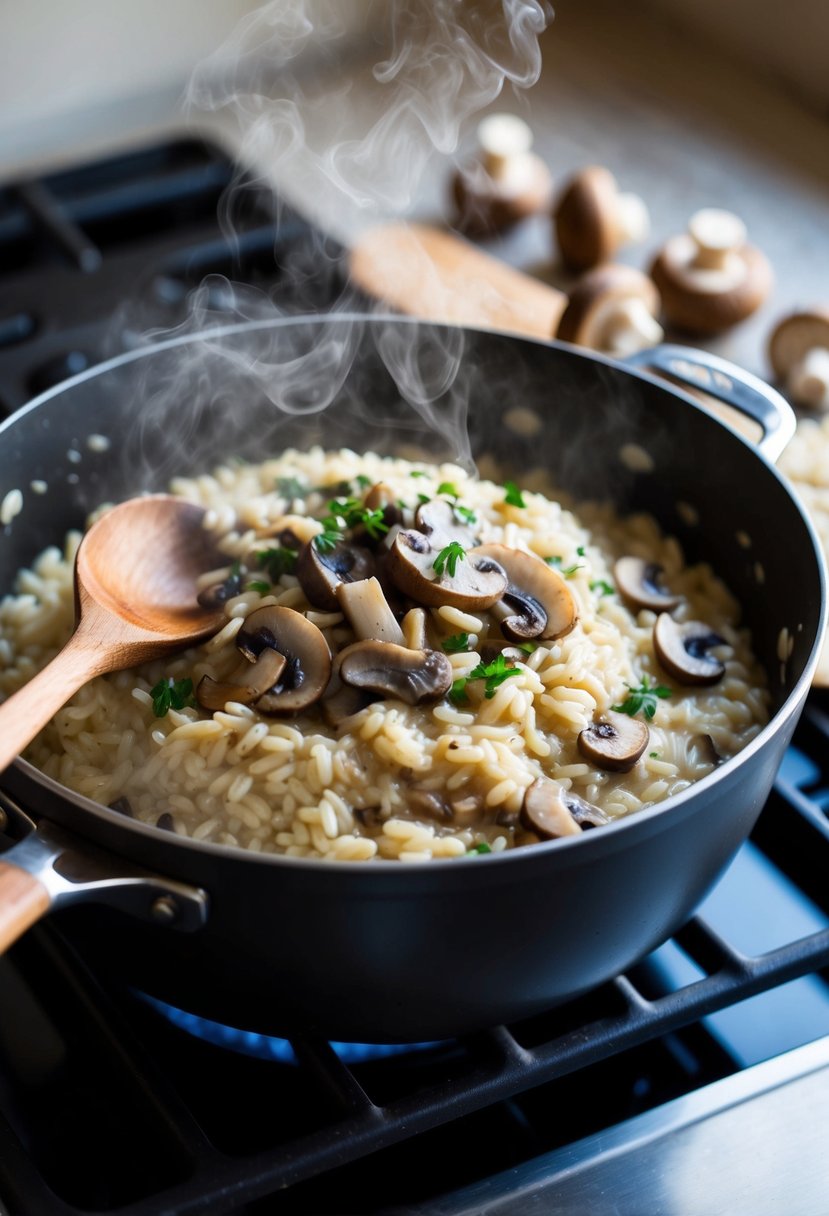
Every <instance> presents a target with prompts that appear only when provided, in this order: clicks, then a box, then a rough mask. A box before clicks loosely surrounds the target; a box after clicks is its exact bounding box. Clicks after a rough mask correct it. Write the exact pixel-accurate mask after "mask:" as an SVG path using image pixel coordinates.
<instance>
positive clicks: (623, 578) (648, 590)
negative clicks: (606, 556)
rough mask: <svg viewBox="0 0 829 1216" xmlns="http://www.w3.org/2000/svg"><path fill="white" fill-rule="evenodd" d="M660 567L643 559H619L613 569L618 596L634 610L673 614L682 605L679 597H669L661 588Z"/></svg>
mask: <svg viewBox="0 0 829 1216" xmlns="http://www.w3.org/2000/svg"><path fill="white" fill-rule="evenodd" d="M662 573H663V571H662V567H661V566H658V565H657V564H656V562H648V561H646V560H645V559H644V558H643V557H620V558H619V560H618V561H617V562H616V565H615V566H614V567H613V574H614V577H615V579H616V586H617V588H618V590H619V594H620V595H622V596H623V597H624V599H626V600H627V601H628V603H629V604H632V605H633V607H634V608H636V609H639V608H650V609H651V610H652V611H653V612H673V610H674V608H677V607H679V605H680V604H681V603H682V596H681V595H671V593H670V591H668V590H667V589H666V588H665V587H663V586H662V583H661V581H660V580H661V577H662Z"/></svg>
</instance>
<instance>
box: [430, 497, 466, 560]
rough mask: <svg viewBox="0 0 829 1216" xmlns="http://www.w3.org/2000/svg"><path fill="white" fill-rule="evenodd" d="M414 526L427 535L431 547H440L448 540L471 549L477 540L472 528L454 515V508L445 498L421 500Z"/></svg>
mask: <svg viewBox="0 0 829 1216" xmlns="http://www.w3.org/2000/svg"><path fill="white" fill-rule="evenodd" d="M415 528H416V529H417V531H418V532H422V533H423V535H424V536H426V537H428V540H429V544H430V545H431V546H432V548H433V549H442V548H443V547H444V545H448V544H449V541H450V540H456V541H458V542H459V543H460V544H462V545H463V546H464V548H465V549H471V548H473V547H474V545H475V542H476V540H477V537H476V535H475V532H474V530H473V529H472V528H471V527H470V526H469V524H465V523H462V522H461V521H460V520H458V519H457V518H456V517H455V508H454V507H453V506H452V504H451V503H450V502H447V501H446V499H445V498H430V499H429V501H428V502H422V503H421V504H420V506H419V507H418V508H417V511H416V512H415Z"/></svg>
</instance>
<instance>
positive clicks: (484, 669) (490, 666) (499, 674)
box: [449, 654, 521, 701]
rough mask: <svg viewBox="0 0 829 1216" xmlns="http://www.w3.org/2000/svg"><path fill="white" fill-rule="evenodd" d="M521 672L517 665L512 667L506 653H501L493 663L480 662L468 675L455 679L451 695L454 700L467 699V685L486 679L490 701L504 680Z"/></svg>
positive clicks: (487, 695) (485, 693)
mask: <svg viewBox="0 0 829 1216" xmlns="http://www.w3.org/2000/svg"><path fill="white" fill-rule="evenodd" d="M520 674H521V673H520V671H519V670H518V668H517V667H510V666H509V664H508V663H507V660H506V658H505V657H504V655H502V654H499V655H496V656H495V658H494V659H493V660H492V662H491V663H479V664H478V666H477V667H475V668H473V670H472V671H471V672H470V673H469V675H468V676H466V677H465V678H462V679H460V680H455V683H454V684H453V685H452V688H451V690H450V692H449V696H450V697H451V699H452V700H453V701H465V700H466V699H467V697H466V686H467V684H468V683H469V681H470V680H485V681H486V686H485V688H484V696H485V697H486V699H487V700H488V701H491V700H492V698H493V697H494V696H495V693H496V692H497V690H498V686H499V685H500V684H503V682H504V680H508V679H509V677H510V676H517V675H520Z"/></svg>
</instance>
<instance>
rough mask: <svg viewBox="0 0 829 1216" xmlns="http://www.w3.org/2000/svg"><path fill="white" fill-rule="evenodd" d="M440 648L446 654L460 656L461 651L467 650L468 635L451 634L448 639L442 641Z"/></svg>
mask: <svg viewBox="0 0 829 1216" xmlns="http://www.w3.org/2000/svg"><path fill="white" fill-rule="evenodd" d="M441 646H442V647H443V649H444V650H445V651H446V653H447V654H461V652H462V651H464V650H468V649H469V634H468V633H453V634H452V636H451V637H450V638H444V639H443V641H442V642H441Z"/></svg>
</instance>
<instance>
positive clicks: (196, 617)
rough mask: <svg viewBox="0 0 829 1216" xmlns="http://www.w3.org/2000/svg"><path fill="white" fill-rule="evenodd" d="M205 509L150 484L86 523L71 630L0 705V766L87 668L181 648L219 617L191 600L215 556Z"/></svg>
mask: <svg viewBox="0 0 829 1216" xmlns="http://www.w3.org/2000/svg"><path fill="white" fill-rule="evenodd" d="M203 518H204V510H203V509H202V508H201V507H199V506H196V505H194V504H193V503H189V502H185V501H184V499H181V498H173V497H172V496H170V495H167V494H154V495H150V496H148V497H145V498H132V499H130V500H129V501H128V502H124V503H121V504H120V506H117V507H113V508H112V510H111V511H107V513H106V514H105V515H102V516H101V518H100V519H99V520H98V521H97V522H96V523H95V524H93V526H92V527H91V528H90V530H89V531H88V532H87V533H86V535H85V536H84V538H83V540H82V541H81V545H80V548H79V549H78V556H77V560H76V562H75V614H76V626H75V632H74V633H73V634H72V637H71V638H70V639H69V641H68V642H67V643H66V645H65V646H64V648H63V650H61V651H60V653H59V654H58V655H56V656H55V658H54V659H53V660H52V662H51V663H49V664H48V665H47V666H46V667H44V669H43V670H42V671H40V672H38V674H37V675H36V676H34V677H33V678H32V679H31V680H29V682H28V684H25V685H24V686H23V688H21V689H20V690H19V691H18V692H16V693H14V695H13V696H11V697H9V699H8V700H7V701H5V702H4V703H3V704H2V705H0V770H2V769H4V768H6V766H7V765H9V764H10V763H11V762H12V760H13V759H14V758H15V756H17V755H19V753H20V752H21V751H22V750H23V749H24V747H25V746H26V744H27V743H29V742H31V740H32V739H33V738H34V737H35V735H36V734H37V733H38V731H39V730H41V729H42V728H43V727H44V726H45V725H46V723H47V722H48V721H49V719H50V718H51V717H52V715H53V714H54V713H56V711H57V710H59V709H60V707H61V706H62V705H64V704H65V703H66V702H67V701H68V700H69V698H70V697H71V696H72V694H73V693H75V692H77V691H78V689H79V688H80V687H81V686H82V685H83V684H86V683H87V681H88V680H91V679H92V677H93V676H98V675H101V674H102V673H103V672H106V671H120V670H121V669H122V668H124V667H132V666H134V665H135V664H137V663H145V662H147V660H149V659H155V658H158V657H159V655H163V654H166V653H167V652H168V651H173V650H182V649H183V648H184V647H185V646H188V645H189V644H190V643H191V642H197V641H199V640H200V639H201V638H204V637H207V636H209V635H210V634H211V633H215V632H216V630H217V629H219V628H220V627H221V624H222V621H223V619H224V616H223V613H222V612H221V611H216V610H215V609H214V610H207V609H204V608H202V607H201V606H200V605H199V604H198V603H197V601H196V579H197V577H198V575H200V574H203V573H204V572H205V571H206V570H210V569H211V568H213V567H216V566H217V565H220V564H221V562H222V557H221V555H220V554H218V553H217V551H216V547H215V544H214V542H213V540H212V538H211V536H210V534H209V533H208V532H206V531H205V530H204V528H203V527H202V521H203Z"/></svg>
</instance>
